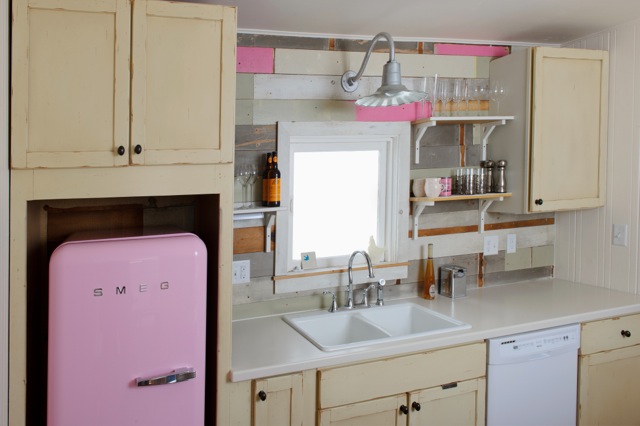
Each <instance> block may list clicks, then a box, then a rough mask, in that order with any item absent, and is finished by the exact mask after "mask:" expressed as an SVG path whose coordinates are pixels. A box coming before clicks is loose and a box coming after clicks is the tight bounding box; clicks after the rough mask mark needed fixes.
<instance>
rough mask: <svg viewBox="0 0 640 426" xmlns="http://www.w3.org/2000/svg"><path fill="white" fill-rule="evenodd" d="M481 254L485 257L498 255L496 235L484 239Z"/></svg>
mask: <svg viewBox="0 0 640 426" xmlns="http://www.w3.org/2000/svg"><path fill="white" fill-rule="evenodd" d="M483 254H484V255H485V256H491V255H493V254H498V236H497V235H493V236H490V237H484V253H483Z"/></svg>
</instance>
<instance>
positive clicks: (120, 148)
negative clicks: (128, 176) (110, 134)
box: [118, 145, 126, 156]
mask: <svg viewBox="0 0 640 426" xmlns="http://www.w3.org/2000/svg"><path fill="white" fill-rule="evenodd" d="M125 152H126V151H125V149H124V146H122V145H120V146H119V147H118V155H120V156H123V155H124V153H125Z"/></svg>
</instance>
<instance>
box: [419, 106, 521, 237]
mask: <svg viewBox="0 0 640 426" xmlns="http://www.w3.org/2000/svg"><path fill="white" fill-rule="evenodd" d="M513 118H514V117H513V116H510V115H505V116H494V115H478V116H455V115H452V116H437V117H427V118H423V119H420V120H416V121H413V122H412V123H411V124H412V127H413V138H414V143H415V153H414V155H415V164H419V163H420V141H421V140H422V138H423V137H424V135H425V133H426V131H427V130H428V129H429V128H431V127H435V126H442V125H454V124H458V125H461V124H462V125H464V124H478V125H482V126H483V127H484V129H483V131H482V161H485V160H486V158H487V143H488V142H489V136H491V133H493V131H494V130H495V128H496V127H497V126H504V125H505V124H507V122H509V121H511V120H513ZM511 195H512V194H511V193H508V192H506V193H505V192H503V193H484V194H473V195H451V196H446V197H435V198H429V197H411V198H409V201H410V202H411V208H412V212H413V234H412V235H413V239H416V238H418V219H419V217H420V215H421V214H422V212H423V211H424V209H425V207H429V206H434V205H435V203H437V202H443V201H464V200H478V232H480V233H482V232H484V221H485V214H486V212H487V209H488V208H489V206H490V205H491V204H492V203H493V202H494V201H503V200H504V199H505V198H507V197H511Z"/></svg>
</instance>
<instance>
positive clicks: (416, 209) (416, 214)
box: [411, 201, 435, 240]
mask: <svg viewBox="0 0 640 426" xmlns="http://www.w3.org/2000/svg"><path fill="white" fill-rule="evenodd" d="M434 204H435V203H434V202H433V201H426V202H421V203H414V204H413V233H412V234H411V237H412V239H414V240H416V239H418V220H419V219H420V215H421V214H422V212H423V210H424V208H425V207H427V206H433V205H434Z"/></svg>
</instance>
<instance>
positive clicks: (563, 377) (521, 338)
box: [487, 324, 580, 426]
mask: <svg viewBox="0 0 640 426" xmlns="http://www.w3.org/2000/svg"><path fill="white" fill-rule="evenodd" d="M579 348H580V325H579V324H573V325H569V326H564V327H556V328H549V329H544V330H539V331H535V332H531V333H524V334H516V335H512V336H504V337H500V338H496V339H490V340H489V342H488V367H487V425H488V426H493V425H508V426H519V425H532V426H533V425H535V426H540V425H545V426H552V425H563V426H564V425H575V424H576V407H577V405H576V404H577V392H578V391H577V390H578V349H579Z"/></svg>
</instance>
